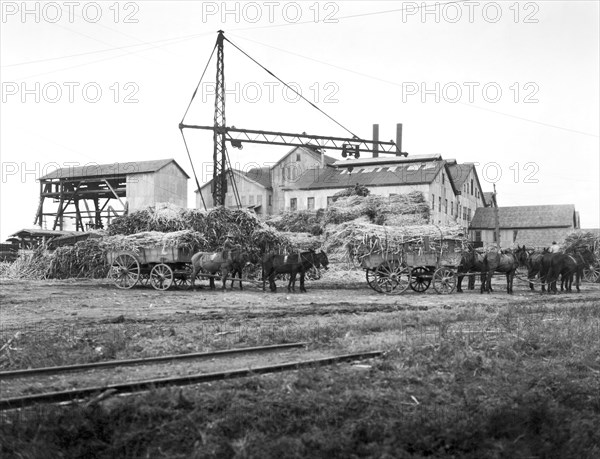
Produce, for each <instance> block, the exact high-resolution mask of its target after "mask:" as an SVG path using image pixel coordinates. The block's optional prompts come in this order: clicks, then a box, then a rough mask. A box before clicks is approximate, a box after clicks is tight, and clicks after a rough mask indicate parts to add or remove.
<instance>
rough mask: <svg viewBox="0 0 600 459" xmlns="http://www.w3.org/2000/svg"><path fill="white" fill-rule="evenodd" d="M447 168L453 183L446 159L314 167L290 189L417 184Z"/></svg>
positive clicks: (426, 180)
mask: <svg viewBox="0 0 600 459" xmlns="http://www.w3.org/2000/svg"><path fill="white" fill-rule="evenodd" d="M442 169H445V170H446V173H447V175H448V180H450V182H451V184H452V186H453V187H454V184H453V183H452V177H451V176H450V174H449V173H448V168H447V166H446V163H445V162H444V161H429V162H419V163H415V162H410V163H404V164H402V163H397V164H385V165H371V166H366V165H365V166H355V167H354V169H353V170H352V171H349V170H348V168H346V167H343V168H342V167H339V168H335V169H310V170H308V171H306V172H305V173H304V174H303V175H302V176H301V177H300V178H299V179H298V180H296V181H295V182H293V183H291V184H290V185H289V186H287V187H286V188H285V189H287V190H318V189H330V188H346V187H348V186H354V185H356V184H359V185H365V186H367V187H371V186H394V185H416V184H420V183H431V182H433V180H435V178H436V177H437V175H438V174H439V172H440V171H441V170H442Z"/></svg>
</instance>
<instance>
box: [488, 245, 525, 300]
mask: <svg viewBox="0 0 600 459" xmlns="http://www.w3.org/2000/svg"><path fill="white" fill-rule="evenodd" d="M518 267H519V260H518V259H517V257H516V256H515V255H514V254H512V253H511V252H508V251H506V252H504V253H502V252H498V251H492V252H488V253H486V254H485V256H484V257H483V270H482V272H481V293H484V292H485V293H490V291H491V289H492V276H493V275H494V272H500V273H504V274H506V292H507V293H512V292H513V280H514V278H515V272H516V271H517V268H518Z"/></svg>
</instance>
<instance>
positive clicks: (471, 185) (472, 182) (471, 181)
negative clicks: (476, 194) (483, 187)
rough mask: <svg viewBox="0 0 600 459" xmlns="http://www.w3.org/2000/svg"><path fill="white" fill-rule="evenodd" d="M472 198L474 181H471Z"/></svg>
mask: <svg viewBox="0 0 600 459" xmlns="http://www.w3.org/2000/svg"><path fill="white" fill-rule="evenodd" d="M471 196H473V179H471Z"/></svg>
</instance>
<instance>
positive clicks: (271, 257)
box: [263, 250, 329, 292]
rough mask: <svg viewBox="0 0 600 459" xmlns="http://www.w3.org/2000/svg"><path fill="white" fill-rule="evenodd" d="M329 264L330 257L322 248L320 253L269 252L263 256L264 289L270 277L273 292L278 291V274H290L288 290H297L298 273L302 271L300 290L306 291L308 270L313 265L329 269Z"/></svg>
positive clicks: (312, 251) (311, 251)
mask: <svg viewBox="0 0 600 459" xmlns="http://www.w3.org/2000/svg"><path fill="white" fill-rule="evenodd" d="M328 265H329V259H328V258H327V255H326V254H325V252H323V251H322V250H321V252H320V253H316V252H315V251H314V250H310V251H308V252H301V253H294V254H290V255H276V254H267V255H265V256H264V257H263V290H265V282H266V280H267V279H268V280H269V288H270V290H271V292H276V291H277V286H276V285H275V276H276V275H277V274H290V280H289V283H288V292H290V291H292V292H295V291H296V274H297V273H300V291H301V292H306V288H304V278H305V274H306V272H307V271H308V270H309V269H310V268H312V267H313V266H314V267H315V268H317V269H319V268H320V267H321V266H323V268H324V269H325V270H327V266H328Z"/></svg>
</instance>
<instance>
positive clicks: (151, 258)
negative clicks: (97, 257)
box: [106, 244, 193, 290]
mask: <svg viewBox="0 0 600 459" xmlns="http://www.w3.org/2000/svg"><path fill="white" fill-rule="evenodd" d="M192 255H193V253H192V252H191V251H189V250H187V249H183V248H178V247H175V246H171V247H167V246H165V245H163V244H160V245H155V246H152V247H140V248H137V249H136V250H135V251H112V252H108V253H107V255H106V256H107V261H108V264H109V265H110V270H109V272H108V277H109V279H111V280H112V281H113V283H114V284H115V286H117V287H118V288H121V289H130V288H132V287H133V286H135V285H136V284H142V285H145V284H150V285H151V286H152V287H154V288H155V289H156V290H167V289H168V288H170V287H171V286H173V285H176V286H184V287H185V286H188V285H190V284H191V261H192Z"/></svg>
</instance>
